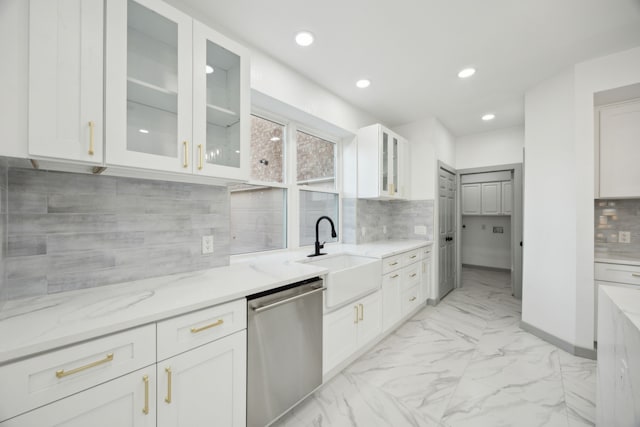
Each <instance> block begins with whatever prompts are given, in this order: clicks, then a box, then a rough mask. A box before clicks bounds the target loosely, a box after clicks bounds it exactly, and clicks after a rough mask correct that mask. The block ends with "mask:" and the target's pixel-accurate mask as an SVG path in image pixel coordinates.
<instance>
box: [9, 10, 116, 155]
mask: <svg viewBox="0 0 640 427" xmlns="http://www.w3.org/2000/svg"><path fill="white" fill-rule="evenodd" d="M0 13H1V12H0ZM103 22H104V3H103V0H82V1H81V0H75V1H72V0H71V1H70V0H64V1H63V0H31V2H30V5H29V63H30V67H29V127H28V128H29V137H28V147H29V155H30V156H33V157H36V158H50V159H61V160H71V161H73V162H82V163H89V164H95V165H100V164H102V162H103V151H102V149H103V147H102V132H103V44H104V39H103V34H104V31H103V28H104V24H103Z"/></svg>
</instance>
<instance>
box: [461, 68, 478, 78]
mask: <svg viewBox="0 0 640 427" xmlns="http://www.w3.org/2000/svg"><path fill="white" fill-rule="evenodd" d="M475 73H476V69H475V68H465V69H464V70H462V71H460V72H459V73H458V77H460V78H461V79H467V78H469V77H471V76H473V75H474V74H475Z"/></svg>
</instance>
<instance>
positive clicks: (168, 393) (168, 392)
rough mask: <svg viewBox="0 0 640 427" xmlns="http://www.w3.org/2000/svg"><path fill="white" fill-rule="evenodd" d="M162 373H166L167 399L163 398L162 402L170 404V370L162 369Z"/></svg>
mask: <svg viewBox="0 0 640 427" xmlns="http://www.w3.org/2000/svg"><path fill="white" fill-rule="evenodd" d="M164 371H165V372H166V373H167V397H165V398H164V401H165V402H167V403H171V376H172V373H171V368H164Z"/></svg>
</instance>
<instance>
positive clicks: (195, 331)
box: [191, 319, 224, 334]
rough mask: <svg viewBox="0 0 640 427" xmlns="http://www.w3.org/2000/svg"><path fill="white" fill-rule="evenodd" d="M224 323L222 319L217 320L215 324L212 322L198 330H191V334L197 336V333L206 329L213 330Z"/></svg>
mask: <svg viewBox="0 0 640 427" xmlns="http://www.w3.org/2000/svg"><path fill="white" fill-rule="evenodd" d="M223 323H224V319H219V320H218V321H217V322H213V323H211V324H209V325H206V326H202V327H200V328H191V333H192V334H197V333H198V332H202V331H206V330H207V329H211V328H215V327H216V326H220V325H222V324H223Z"/></svg>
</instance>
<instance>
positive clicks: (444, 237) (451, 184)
mask: <svg viewBox="0 0 640 427" xmlns="http://www.w3.org/2000/svg"><path fill="white" fill-rule="evenodd" d="M438 179H439V185H438V189H439V195H438V201H439V204H438V210H439V216H438V218H439V225H438V227H439V233H438V259H439V261H438V266H439V271H438V299H441V298H443V297H444V296H445V295H447V294H448V293H449V292H451V291H452V290H453V287H454V285H455V278H456V250H455V248H456V237H457V236H456V234H457V233H456V202H455V201H456V198H455V194H456V177H455V174H454V173H453V172H451V171H448V170H446V169H443V168H440V173H439V177H438Z"/></svg>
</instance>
